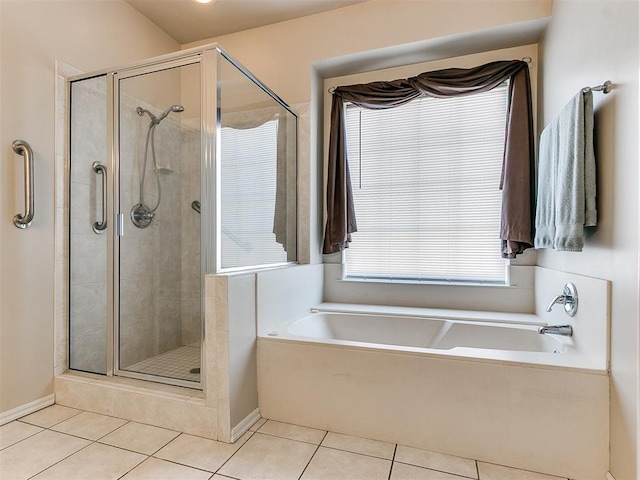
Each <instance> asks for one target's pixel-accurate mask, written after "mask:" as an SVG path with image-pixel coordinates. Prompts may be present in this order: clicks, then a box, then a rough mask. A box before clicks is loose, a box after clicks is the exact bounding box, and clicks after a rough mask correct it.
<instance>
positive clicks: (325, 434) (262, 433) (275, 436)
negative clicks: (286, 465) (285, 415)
mask: <svg viewBox="0 0 640 480" xmlns="http://www.w3.org/2000/svg"><path fill="white" fill-rule="evenodd" d="M255 433H259V434H261V435H265V436H267V437H274V438H282V439H283V440H291V441H292V442H300V443H306V444H307V445H316V446H318V447H319V446H320V445H321V444H322V441H323V440H324V437H326V436H327V433H329V432H327V431H325V432H324V436H323V437H322V440H321V441H320V443H315V442H308V441H306V440H298V439H296V438H291V437H283V436H281V435H274V434H273V433H265V432H260V431H257V432H255ZM322 446H323V447H324V445H322ZM334 450H340V449H339V448H336V449H334Z"/></svg>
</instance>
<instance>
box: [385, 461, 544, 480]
mask: <svg viewBox="0 0 640 480" xmlns="http://www.w3.org/2000/svg"><path fill="white" fill-rule="evenodd" d="M461 458H464V457H461ZM469 460H471V459H469ZM473 461H474V462H475V460H473ZM394 463H401V464H403V465H409V466H411V467H416V468H421V469H422V470H429V471H430V472H438V473H446V474H447V475H451V476H452V477H458V478H464V479H468V480H477V479H474V478H473V477H467V476H466V475H459V474H457V473H453V472H449V471H447V470H437V469H435V468H430V467H425V466H423V465H416V464H415V463H407V462H398V461H396V462H394ZM516 470H517V469H516ZM534 473H535V472H534Z"/></svg>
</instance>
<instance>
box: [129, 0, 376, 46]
mask: <svg viewBox="0 0 640 480" xmlns="http://www.w3.org/2000/svg"><path fill="white" fill-rule="evenodd" d="M125 1H126V2H127V3H129V4H130V5H131V6H132V7H133V8H135V9H136V10H138V11H139V12H140V13H142V15H144V16H145V17H147V18H148V19H149V20H151V21H152V22H153V23H155V24H156V25H157V26H158V27H160V28H161V29H162V30H164V31H165V32H166V33H167V34H168V35H169V36H171V37H172V38H173V39H175V40H176V41H177V42H178V43H180V44H183V45H184V44H185V43H191V42H195V41H198V40H204V39H207V38H212V37H218V36H220V35H226V34H228V33H234V32H239V31H241V30H247V29H249V28H255V27H261V26H264V25H270V24H273V23H278V22H283V21H285V20H291V19H294V18H299V17H305V16H307V15H313V14H315V13H320V12H326V11H329V10H335V9H337V8H342V7H346V6H348V5H353V4H356V3H361V2H363V1H366V0H217V1H215V0H214V2H213V3H210V4H200V3H196V2H195V1H194V0H125Z"/></svg>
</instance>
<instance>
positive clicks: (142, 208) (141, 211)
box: [131, 203, 158, 228]
mask: <svg viewBox="0 0 640 480" xmlns="http://www.w3.org/2000/svg"><path fill="white" fill-rule="evenodd" d="M155 216H156V214H155V213H154V212H152V211H151V210H150V209H149V207H147V206H146V205H145V204H144V203H137V204H136V205H134V206H133V208H132V209H131V221H132V222H133V224H134V225H135V226H136V227H138V228H147V227H148V226H149V225H150V224H151V222H153V223H155V224H156V225H157V224H158V222H157V221H156V220H155V218H154V217H155Z"/></svg>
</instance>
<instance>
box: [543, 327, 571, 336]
mask: <svg viewBox="0 0 640 480" xmlns="http://www.w3.org/2000/svg"><path fill="white" fill-rule="evenodd" d="M538 333H539V334H540V335H544V334H550V335H563V336H565V337H571V336H572V335H573V327H571V325H550V326H547V327H540V328H538Z"/></svg>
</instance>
